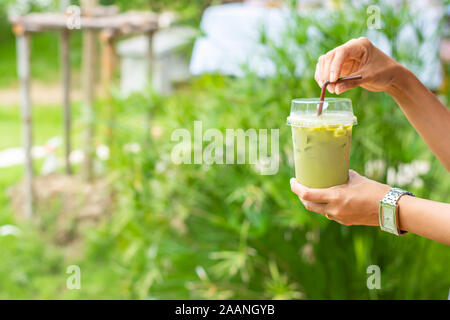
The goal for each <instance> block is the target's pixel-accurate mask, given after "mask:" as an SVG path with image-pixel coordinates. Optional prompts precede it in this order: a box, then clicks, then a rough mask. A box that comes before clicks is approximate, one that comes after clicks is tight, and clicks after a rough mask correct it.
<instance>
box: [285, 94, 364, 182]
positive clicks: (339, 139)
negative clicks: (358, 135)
mask: <svg viewBox="0 0 450 320" xmlns="http://www.w3.org/2000/svg"><path fill="white" fill-rule="evenodd" d="M343 100H347V99H343ZM294 101H295V100H294ZM350 103H351V102H350ZM329 107H330V106H329V105H328V108H329ZM355 120H356V118H355V117H354V116H353V113H352V112H351V113H350V112H346V111H343V110H341V111H336V110H328V111H327V110H325V111H324V112H323V113H322V114H321V115H320V116H317V114H316V113H307V112H305V113H301V112H296V113H295V112H294V113H291V115H290V116H289V118H288V123H289V124H290V125H291V126H292V140H293V145H294V161H295V175H296V179H297V181H298V182H300V183H301V184H303V185H305V186H307V187H310V188H328V187H332V186H336V185H339V184H344V183H346V182H347V180H348V169H349V164H350V145H351V140H352V127H353V124H354V123H355Z"/></svg>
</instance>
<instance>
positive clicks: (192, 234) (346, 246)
mask: <svg viewBox="0 0 450 320" xmlns="http://www.w3.org/2000/svg"><path fill="white" fill-rule="evenodd" d="M122 3H123V5H124V6H126V2H125V1H123V2H122ZM145 3H148V2H147V1H145ZM155 3H159V2H157V1H156V2H155ZM161 3H162V1H161ZM198 3H199V4H200V3H201V2H200V1H199V2H198ZM143 4H144V1H143ZM124 8H125V7H124ZM384 9H385V10H384V11H383V23H384V24H385V25H384V26H383V29H382V30H379V32H382V33H384V34H385V35H386V36H387V37H388V39H389V40H390V43H391V44H392V48H391V49H392V52H393V56H394V58H396V59H400V60H401V61H404V62H408V61H409V60H408V59H414V57H412V58H411V57H410V55H407V54H403V53H402V51H401V50H397V49H398V48H397V47H396V37H397V35H398V30H399V28H400V27H401V26H402V25H404V24H406V23H407V22H410V21H412V20H413V19H412V17H411V15H410V14H409V11H408V9H407V7H406V6H405V7H402V8H400V9H397V10H394V9H392V10H390V9H389V8H384ZM365 16H366V12H365V7H354V6H352V5H351V4H350V3H349V2H345V4H344V8H343V10H335V11H333V12H331V13H330V16H329V17H328V18H327V20H326V21H324V20H320V19H318V18H315V17H313V16H312V15H308V14H306V15H300V16H299V15H296V14H293V15H292V16H291V17H290V19H289V26H290V27H289V28H288V29H287V33H286V35H285V36H284V38H283V45H281V46H277V45H275V44H274V43H272V42H271V41H270V40H269V39H268V38H267V37H266V36H265V35H264V32H263V33H262V34H261V42H262V43H263V44H264V45H265V46H266V47H267V48H268V50H269V54H270V57H271V59H272V60H273V61H274V62H275V64H276V68H277V69H276V70H277V71H276V74H275V75H274V76H273V77H270V78H266V79H261V78H259V77H257V76H256V75H255V74H252V73H251V72H248V73H247V74H246V76H245V77H243V78H231V77H224V76H220V75H204V76H202V77H198V78H195V79H193V80H192V81H191V82H189V83H186V84H184V85H181V86H179V88H178V89H177V91H176V92H175V93H174V94H173V95H170V96H166V97H163V96H159V95H157V94H154V93H153V92H152V91H151V90H149V92H148V93H147V94H144V95H133V96H131V97H129V98H127V99H121V98H119V97H115V98H114V101H113V103H114V106H113V107H114V110H116V112H117V114H116V115H115V118H114V119H115V121H113V122H108V121H109V120H107V119H106V118H105V116H104V114H105V113H104V112H103V107H105V108H106V107H108V103H109V102H105V103H104V104H103V105H102V107H101V108H100V109H99V110H98V111H99V112H98V119H97V123H98V126H99V130H98V132H102V130H103V127H104V126H105V125H106V124H109V125H111V126H112V128H113V132H114V140H113V142H112V144H111V146H110V148H111V150H110V160H109V163H108V169H109V170H108V174H107V178H108V179H110V180H111V182H112V185H113V187H114V199H113V200H114V210H113V212H112V213H111V218H110V220H109V221H108V222H106V223H104V224H102V225H100V226H98V227H95V228H92V229H91V230H86V231H85V233H84V237H85V243H84V246H83V251H82V255H81V256H80V257H71V256H68V257H67V256H66V257H65V256H64V248H61V247H57V246H55V245H53V244H51V243H48V242H46V241H44V240H43V236H42V234H41V233H39V231H38V230H35V229H34V228H33V227H32V226H22V231H23V234H24V235H25V236H20V237H14V236H6V237H0V245H1V247H2V250H0V261H2V263H0V278H2V279H5V280H4V281H3V280H2V281H0V293H1V294H0V297H2V298H3V297H5V298H50V297H51V298H136V299H137V298H139V299H144V298H149V299H150V298H156V299H163V298H169V299H175V298H198V299H205V298H210V299H220V298H233V299H236V298H244V299H246V298H248V299H264V298H267V299H379V298H382V299H412V298H418V299H427V298H435V299H446V298H447V296H448V289H449V287H450V275H449V274H448V272H446V271H447V268H446V266H447V265H448V264H449V263H450V251H449V249H448V247H446V246H444V245H441V244H439V243H435V242H433V241H431V240H427V239H422V238H420V237H418V236H415V235H412V234H409V235H407V236H405V237H401V238H396V237H393V236H391V235H389V234H386V233H383V232H381V231H379V230H378V229H377V228H373V227H354V226H353V227H346V226H341V225H338V224H337V223H334V222H330V221H328V220H326V219H325V218H323V217H321V216H320V215H317V214H314V213H311V212H308V211H306V210H305V209H304V207H303V206H302V205H301V203H300V202H299V201H298V198H297V197H296V196H295V195H294V194H292V193H291V191H290V188H289V178H290V177H292V176H293V175H294V169H293V164H292V160H293V159H292V157H293V155H292V141H291V132H290V128H289V127H288V126H287V125H286V124H285V123H286V117H287V115H288V113H289V106H290V101H291V100H292V99H293V98H297V97H314V96H317V95H318V94H319V88H318V86H317V84H316V83H315V82H314V80H313V72H314V66H315V63H316V60H317V58H318V57H319V56H320V55H321V54H323V53H324V52H326V51H328V50H330V49H332V48H334V47H336V46H337V45H340V44H342V43H344V42H346V41H347V40H349V39H350V38H355V37H359V36H361V35H364V34H365V32H366V31H367V30H366V29H367V26H366V21H365V19H362V18H361V17H365ZM311 30H316V32H318V33H317V34H318V36H317V37H312V36H311V33H310V32H311ZM416 31H417V32H418V33H420V29H417V30H416ZM292 44H294V46H295V48H296V49H295V53H296V54H292ZM300 58H302V59H304V61H305V65H306V67H305V68H304V70H303V71H302V73H301V75H298V74H297V72H296V61H297V60H298V59H300ZM446 94H447V96H448V92H446ZM343 96H345V97H349V98H351V99H352V101H353V103H354V110H355V113H356V115H357V117H358V123H359V124H358V125H357V126H356V127H355V128H354V134H353V145H352V155H351V167H352V168H353V169H355V170H356V171H358V172H360V173H361V174H365V166H366V163H367V162H368V161H371V160H377V159H382V160H384V161H386V164H387V167H393V168H398V166H399V165H400V164H402V163H410V162H412V161H413V160H418V159H420V160H427V161H430V164H431V170H430V171H429V172H428V173H427V174H425V175H423V176H422V177H421V178H422V180H423V181H424V184H423V186H412V185H407V186H405V188H407V189H409V190H411V191H412V192H414V193H415V194H416V195H417V196H420V197H424V198H429V199H433V200H437V201H444V202H450V196H449V192H448V191H449V190H450V179H449V174H448V173H447V172H446V171H445V169H444V168H443V167H442V166H441V165H440V164H439V162H438V161H437V160H436V159H435V158H434V156H433V155H432V154H431V152H430V151H429V150H428V149H427V147H426V146H425V144H424V143H423V141H422V140H421V139H420V137H419V136H418V134H417V133H416V132H415V131H414V129H413V128H412V127H411V125H410V124H409V123H408V121H407V119H406V118H405V117H404V115H403V114H402V112H401V111H400V109H399V108H398V107H397V106H396V104H395V102H394V101H393V100H392V99H391V98H390V97H389V96H387V95H386V94H384V93H371V92H367V91H364V90H361V89H355V90H351V91H350V92H348V93H345V94H344V95H343ZM447 103H448V102H447ZM195 120H201V121H203V130H206V129H208V128H217V129H219V130H220V131H222V132H225V129H227V128H234V129H237V128H243V129H244V130H245V129H248V128H255V129H260V128H269V129H270V128H273V129H279V130H280V154H281V159H280V169H279V172H278V173H277V174H276V175H271V176H263V175H260V174H259V172H258V171H256V170H255V168H254V167H253V166H251V165H210V166H207V165H175V164H174V163H173V162H172V161H171V158H170V153H171V151H172V148H173V147H174V146H175V144H176V142H173V141H171V134H172V132H173V130H175V129H177V128H187V129H188V130H189V131H191V132H192V131H193V122H194V121H195ZM49 130H50V129H49ZM131 142H134V143H137V144H138V145H139V146H140V150H136V149H133V148H130V143H131ZM133 150H134V151H133ZM1 173H2V179H0V187H2V188H3V187H5V186H7V185H8V184H10V183H12V181H17V180H18V178H19V176H20V172H19V171H18V170H11V171H8V173H7V174H4V172H3V171H1ZM378 180H379V181H381V182H386V169H385V170H384V171H383V172H382V173H381V175H379V176H378ZM5 181H6V182H5ZM0 204H1V205H2V206H3V207H5V208H7V207H8V206H7V199H6V197H4V196H2V197H1V198H0ZM5 210H9V209H5ZM14 221H15V220H14V219H13V218H12V213H11V212H8V213H7V214H5V215H3V216H1V217H0V222H1V224H6V223H14ZM36 261H40V264H38V263H36ZM69 264H78V265H79V266H80V267H81V270H82V289H81V290H74V291H69V290H67V289H66V288H65V279H66V274H65V268H66V267H67V265H69ZM372 264H375V265H379V266H380V268H381V289H380V290H369V289H368V288H367V286H366V281H367V278H368V276H369V275H368V274H367V273H366V270H367V267H368V266H369V265H372Z"/></svg>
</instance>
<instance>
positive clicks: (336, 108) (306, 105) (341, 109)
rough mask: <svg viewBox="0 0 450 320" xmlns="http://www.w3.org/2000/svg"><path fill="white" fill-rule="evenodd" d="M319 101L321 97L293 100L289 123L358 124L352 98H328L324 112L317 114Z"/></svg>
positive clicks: (304, 124)
mask: <svg viewBox="0 0 450 320" xmlns="http://www.w3.org/2000/svg"><path fill="white" fill-rule="evenodd" d="M319 102H320V99H319V98H312V99H295V100H292V104H291V113H290V115H289V117H288V118H287V123H288V124H289V125H291V126H316V125H345V126H347V125H355V124H357V119H356V117H355V115H354V114H353V108H352V101H351V100H350V99H346V98H326V99H325V102H324V105H323V111H322V114H321V115H320V116H317V108H318V105H319Z"/></svg>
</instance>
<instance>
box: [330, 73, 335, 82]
mask: <svg viewBox="0 0 450 320" xmlns="http://www.w3.org/2000/svg"><path fill="white" fill-rule="evenodd" d="M335 76H336V72H334V71H331V72H330V82H333V81H334V77H335Z"/></svg>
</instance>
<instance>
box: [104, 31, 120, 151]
mask: <svg viewBox="0 0 450 320" xmlns="http://www.w3.org/2000/svg"><path fill="white" fill-rule="evenodd" d="M114 37H115V33H114V30H110V29H106V30H103V31H102V32H101V33H100V42H101V50H102V51H101V54H102V58H101V59H102V62H101V69H102V70H101V76H102V90H103V93H104V95H105V96H106V99H107V100H108V102H107V104H108V106H107V108H106V113H107V114H106V119H107V125H106V137H107V139H108V143H109V144H111V143H112V141H113V129H112V122H113V121H114V110H113V103H112V101H111V91H110V89H111V85H112V83H113V78H114V67H115V63H116V59H117V58H116V48H115V45H114Z"/></svg>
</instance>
